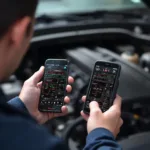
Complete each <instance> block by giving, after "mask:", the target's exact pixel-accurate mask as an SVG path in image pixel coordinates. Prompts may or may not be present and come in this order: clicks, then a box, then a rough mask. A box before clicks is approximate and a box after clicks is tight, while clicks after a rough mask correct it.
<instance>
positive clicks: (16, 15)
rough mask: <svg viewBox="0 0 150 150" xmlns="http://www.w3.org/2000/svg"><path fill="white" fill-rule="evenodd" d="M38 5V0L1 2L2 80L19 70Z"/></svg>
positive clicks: (0, 56) (0, 48) (0, 46)
mask: <svg viewBox="0 0 150 150" xmlns="http://www.w3.org/2000/svg"><path fill="white" fill-rule="evenodd" d="M37 3H38V0H0V68H1V69H0V80H3V79H5V78H7V77H9V76H10V75H11V73H13V72H14V71H15V70H16V69H17V67H18V66H19V64H20V62H21V60H22V59H23V56H24V55H25V53H26V51H27V49H28V46H29V43H30V39H31V37H32V33H33V24H34V15H35V11H36V7H37Z"/></svg>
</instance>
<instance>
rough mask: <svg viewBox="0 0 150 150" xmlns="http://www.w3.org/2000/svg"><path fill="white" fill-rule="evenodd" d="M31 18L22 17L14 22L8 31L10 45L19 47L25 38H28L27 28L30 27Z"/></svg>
mask: <svg viewBox="0 0 150 150" xmlns="http://www.w3.org/2000/svg"><path fill="white" fill-rule="evenodd" d="M31 21H32V20H31V18H30V17H24V18H22V19H20V20H18V21H16V22H15V23H14V24H13V26H12V27H11V29H10V31H9V37H10V38H11V43H13V44H15V46H20V44H22V42H23V40H24V39H25V37H27V36H29V33H28V32H29V31H28V30H29V26H30V25H31Z"/></svg>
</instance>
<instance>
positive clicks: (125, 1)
mask: <svg viewBox="0 0 150 150" xmlns="http://www.w3.org/2000/svg"><path fill="white" fill-rule="evenodd" d="M138 7H145V6H144V4H143V3H142V2H141V0H40V1H39V5H38V9H37V15H38V14H43V13H45V14H56V13H57V14H64V13H78V12H87V11H88V12H92V11H97V10H117V9H125V8H138Z"/></svg>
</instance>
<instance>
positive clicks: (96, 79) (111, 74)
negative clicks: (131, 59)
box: [83, 61, 121, 114]
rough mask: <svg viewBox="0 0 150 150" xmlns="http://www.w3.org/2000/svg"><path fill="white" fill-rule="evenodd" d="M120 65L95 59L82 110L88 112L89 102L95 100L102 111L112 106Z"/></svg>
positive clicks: (117, 84)
mask: <svg viewBox="0 0 150 150" xmlns="http://www.w3.org/2000/svg"><path fill="white" fill-rule="evenodd" d="M120 72H121V66H120V65H118V64H115V63H111V62H102V61H97V62H96V63H95V66H94V70H93V73H92V76H91V79H90V83H89V87H88V91H87V98H86V101H85V103H84V108H83V111H84V113H86V114H89V113H90V108H89V104H90V102H91V101H97V102H98V104H99V107H100V109H101V110H102V112H105V111H107V110H108V109H109V108H110V106H112V104H113V101H114V99H115V97H116V93H117V89H118V86H119V77H120Z"/></svg>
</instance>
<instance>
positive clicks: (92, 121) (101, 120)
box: [81, 96, 123, 137]
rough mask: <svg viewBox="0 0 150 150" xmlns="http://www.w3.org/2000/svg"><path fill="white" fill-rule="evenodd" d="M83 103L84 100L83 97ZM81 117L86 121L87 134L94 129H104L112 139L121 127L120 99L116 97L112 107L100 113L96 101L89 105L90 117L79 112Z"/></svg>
mask: <svg viewBox="0 0 150 150" xmlns="http://www.w3.org/2000/svg"><path fill="white" fill-rule="evenodd" d="M82 100H83V101H85V100H86V97H85V96H84V97H83V98H82ZM81 115H82V117H83V118H84V119H85V120H86V121H87V130H88V133H90V132H91V131H93V130H94V129H96V128H105V129H107V130H109V131H110V132H111V133H112V134H113V135H114V137H116V136H117V135H118V133H119V132H120V127H121V126H122V125H123V120H122V119H121V97H120V96H117V97H116V99H115V101H114V104H113V106H111V107H110V109H109V110H108V111H106V112H105V113H102V111H101V110H100V108H99V105H98V103H97V102H96V101H93V102H91V103H90V115H89V116H88V115H86V114H85V113H84V112H83V111H82V112H81Z"/></svg>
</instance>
